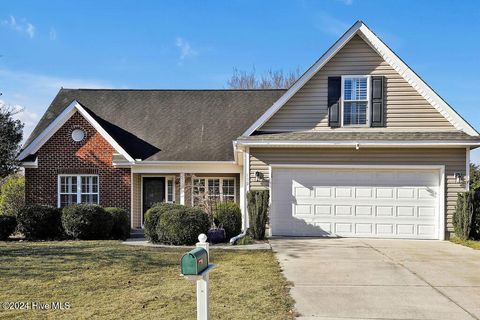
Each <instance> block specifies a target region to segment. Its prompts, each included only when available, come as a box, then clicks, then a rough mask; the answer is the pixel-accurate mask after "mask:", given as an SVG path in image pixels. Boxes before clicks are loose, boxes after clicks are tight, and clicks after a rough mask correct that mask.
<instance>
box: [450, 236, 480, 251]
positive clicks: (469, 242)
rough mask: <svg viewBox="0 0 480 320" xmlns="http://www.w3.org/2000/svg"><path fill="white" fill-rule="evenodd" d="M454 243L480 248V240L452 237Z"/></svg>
mask: <svg viewBox="0 0 480 320" xmlns="http://www.w3.org/2000/svg"><path fill="white" fill-rule="evenodd" d="M450 241H452V242H453V243H456V244H461V245H462V246H466V247H470V248H473V249H476V250H480V241H475V240H461V239H459V238H452V239H450Z"/></svg>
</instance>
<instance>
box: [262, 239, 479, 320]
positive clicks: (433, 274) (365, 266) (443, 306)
mask: <svg viewBox="0 0 480 320" xmlns="http://www.w3.org/2000/svg"><path fill="white" fill-rule="evenodd" d="M270 244H271V245H272V248H273V250H274V252H275V253H276V255H277V257H278V259H279V261H280V264H281V266H282V268H283V272H284V275H285V276H286V278H287V279H288V280H289V281H291V282H292V283H293V285H294V287H293V288H292V291H291V293H292V296H293V298H294V299H295V301H296V309H297V311H298V312H299V314H300V317H299V319H303V320H306V319H312V320H313V319H343V320H345V319H370V320H371V319H479V318H480V251H479V250H473V249H470V248H466V247H462V246H460V245H455V244H453V243H450V242H446V241H422V240H373V239H308V238H283V239H282V238H277V239H270Z"/></svg>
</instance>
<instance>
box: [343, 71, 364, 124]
mask: <svg viewBox="0 0 480 320" xmlns="http://www.w3.org/2000/svg"><path fill="white" fill-rule="evenodd" d="M368 80H369V76H344V77H342V101H343V107H342V122H343V126H366V125H367V124H368V121H369V119H368V106H369V95H370V94H369V92H370V85H369V81H368Z"/></svg>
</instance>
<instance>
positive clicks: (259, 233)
mask: <svg viewBox="0 0 480 320" xmlns="http://www.w3.org/2000/svg"><path fill="white" fill-rule="evenodd" d="M268 202H269V192H268V190H253V191H249V192H248V193H247V206H248V217H249V221H250V231H251V232H252V235H253V238H255V239H257V240H263V239H264V238H265V228H266V225H267V222H268Z"/></svg>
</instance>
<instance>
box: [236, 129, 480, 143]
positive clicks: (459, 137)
mask: <svg viewBox="0 0 480 320" xmlns="http://www.w3.org/2000/svg"><path fill="white" fill-rule="evenodd" d="M237 140H238V141H352V142H355V141H387V142H388V141H439V142H442V141H453V142H455V141H471V142H480V137H478V136H477V137H472V136H470V135H468V134H466V133H464V132H461V131H449V132H378V131H376V132H365V131H363V132H361V131H358V132H351V131H350V132H338V131H337V132H336V131H323V132H320V131H301V132H298V131H297V132H284V133H270V134H268V133H265V134H257V135H254V136H250V137H245V136H241V137H238V139H237Z"/></svg>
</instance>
